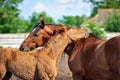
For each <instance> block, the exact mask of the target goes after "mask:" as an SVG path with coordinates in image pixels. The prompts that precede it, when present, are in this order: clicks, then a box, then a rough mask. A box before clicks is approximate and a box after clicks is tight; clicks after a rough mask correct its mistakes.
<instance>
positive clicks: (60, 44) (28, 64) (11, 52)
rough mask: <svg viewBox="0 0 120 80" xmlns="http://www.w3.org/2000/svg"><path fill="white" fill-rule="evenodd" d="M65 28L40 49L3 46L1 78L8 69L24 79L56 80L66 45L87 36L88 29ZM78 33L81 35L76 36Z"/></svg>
mask: <svg viewBox="0 0 120 80" xmlns="http://www.w3.org/2000/svg"><path fill="white" fill-rule="evenodd" d="M64 29H65V30H62V31H60V32H59V33H57V34H56V35H54V36H53V37H51V39H50V40H49V41H48V43H47V44H46V45H45V47H44V48H42V49H40V50H35V51H31V52H21V51H19V50H17V49H13V48H1V49H0V80H2V79H3V77H4V75H5V73H6V71H10V72H11V73H13V74H15V75H16V76H17V77H19V78H21V79H24V80H41V79H42V80H55V77H56V75H57V68H58V60H59V58H60V56H61V54H62V52H63V51H64V49H65V47H66V46H67V45H68V44H70V43H71V42H72V41H76V40H78V39H80V38H83V37H85V33H86V30H82V29H73V28H69V29H68V28H64ZM76 33H77V34H80V35H79V36H78V35H77V36H76V35H75V34H76ZM73 35H75V36H74V37H73Z"/></svg>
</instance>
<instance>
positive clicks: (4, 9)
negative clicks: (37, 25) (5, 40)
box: [0, 0, 27, 33]
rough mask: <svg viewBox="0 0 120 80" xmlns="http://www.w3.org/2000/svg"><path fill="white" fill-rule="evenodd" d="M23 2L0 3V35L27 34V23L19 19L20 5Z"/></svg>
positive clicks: (3, 1)
mask: <svg viewBox="0 0 120 80" xmlns="http://www.w3.org/2000/svg"><path fill="white" fill-rule="evenodd" d="M22 1H23V0H1V1H0V33H17V32H25V31H24V30H21V29H24V27H25V26H26V25H27V22H26V21H25V20H24V19H22V18H20V17H19V14H20V10H19V9H18V4H20V3H22Z"/></svg>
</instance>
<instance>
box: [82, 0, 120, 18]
mask: <svg viewBox="0 0 120 80" xmlns="http://www.w3.org/2000/svg"><path fill="white" fill-rule="evenodd" d="M83 1H86V2H91V3H92V5H93V9H92V13H91V17H92V16H94V15H96V14H97V11H98V9H99V8H115V9H116V8H120V0H83Z"/></svg>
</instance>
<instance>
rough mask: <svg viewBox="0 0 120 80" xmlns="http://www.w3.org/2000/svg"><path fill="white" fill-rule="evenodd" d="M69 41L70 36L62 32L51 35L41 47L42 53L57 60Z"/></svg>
mask: <svg viewBox="0 0 120 80" xmlns="http://www.w3.org/2000/svg"><path fill="white" fill-rule="evenodd" d="M70 42H71V40H70V38H69V37H68V36H67V35H66V34H65V33H64V32H63V33H60V34H58V35H55V36H53V37H51V39H50V40H49V41H48V43H47V44H46V45H45V47H44V48H43V49H42V52H44V54H47V55H48V56H49V57H50V58H52V59H53V60H55V61H58V59H59V58H60V56H61V54H62V52H63V51H64V49H65V47H66V46H67V45H68V44H69V43H70Z"/></svg>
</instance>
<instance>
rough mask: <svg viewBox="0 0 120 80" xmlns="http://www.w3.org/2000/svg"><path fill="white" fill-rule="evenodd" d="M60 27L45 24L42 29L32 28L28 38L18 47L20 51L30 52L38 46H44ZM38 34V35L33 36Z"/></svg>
mask: <svg viewBox="0 0 120 80" xmlns="http://www.w3.org/2000/svg"><path fill="white" fill-rule="evenodd" d="M61 26H62V25H60V24H59V25H53V24H45V25H44V28H40V29H38V30H37V29H36V28H34V29H33V30H32V32H31V33H30V34H29V35H28V37H27V38H26V39H25V40H24V41H23V43H22V44H21V46H20V48H19V49H20V50H21V51H30V50H32V49H35V48H36V47H39V46H44V45H45V43H46V42H47V41H48V40H49V39H50V37H51V36H53V35H54V33H55V31H57V30H60V29H61ZM35 33H36V34H40V35H35Z"/></svg>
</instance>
